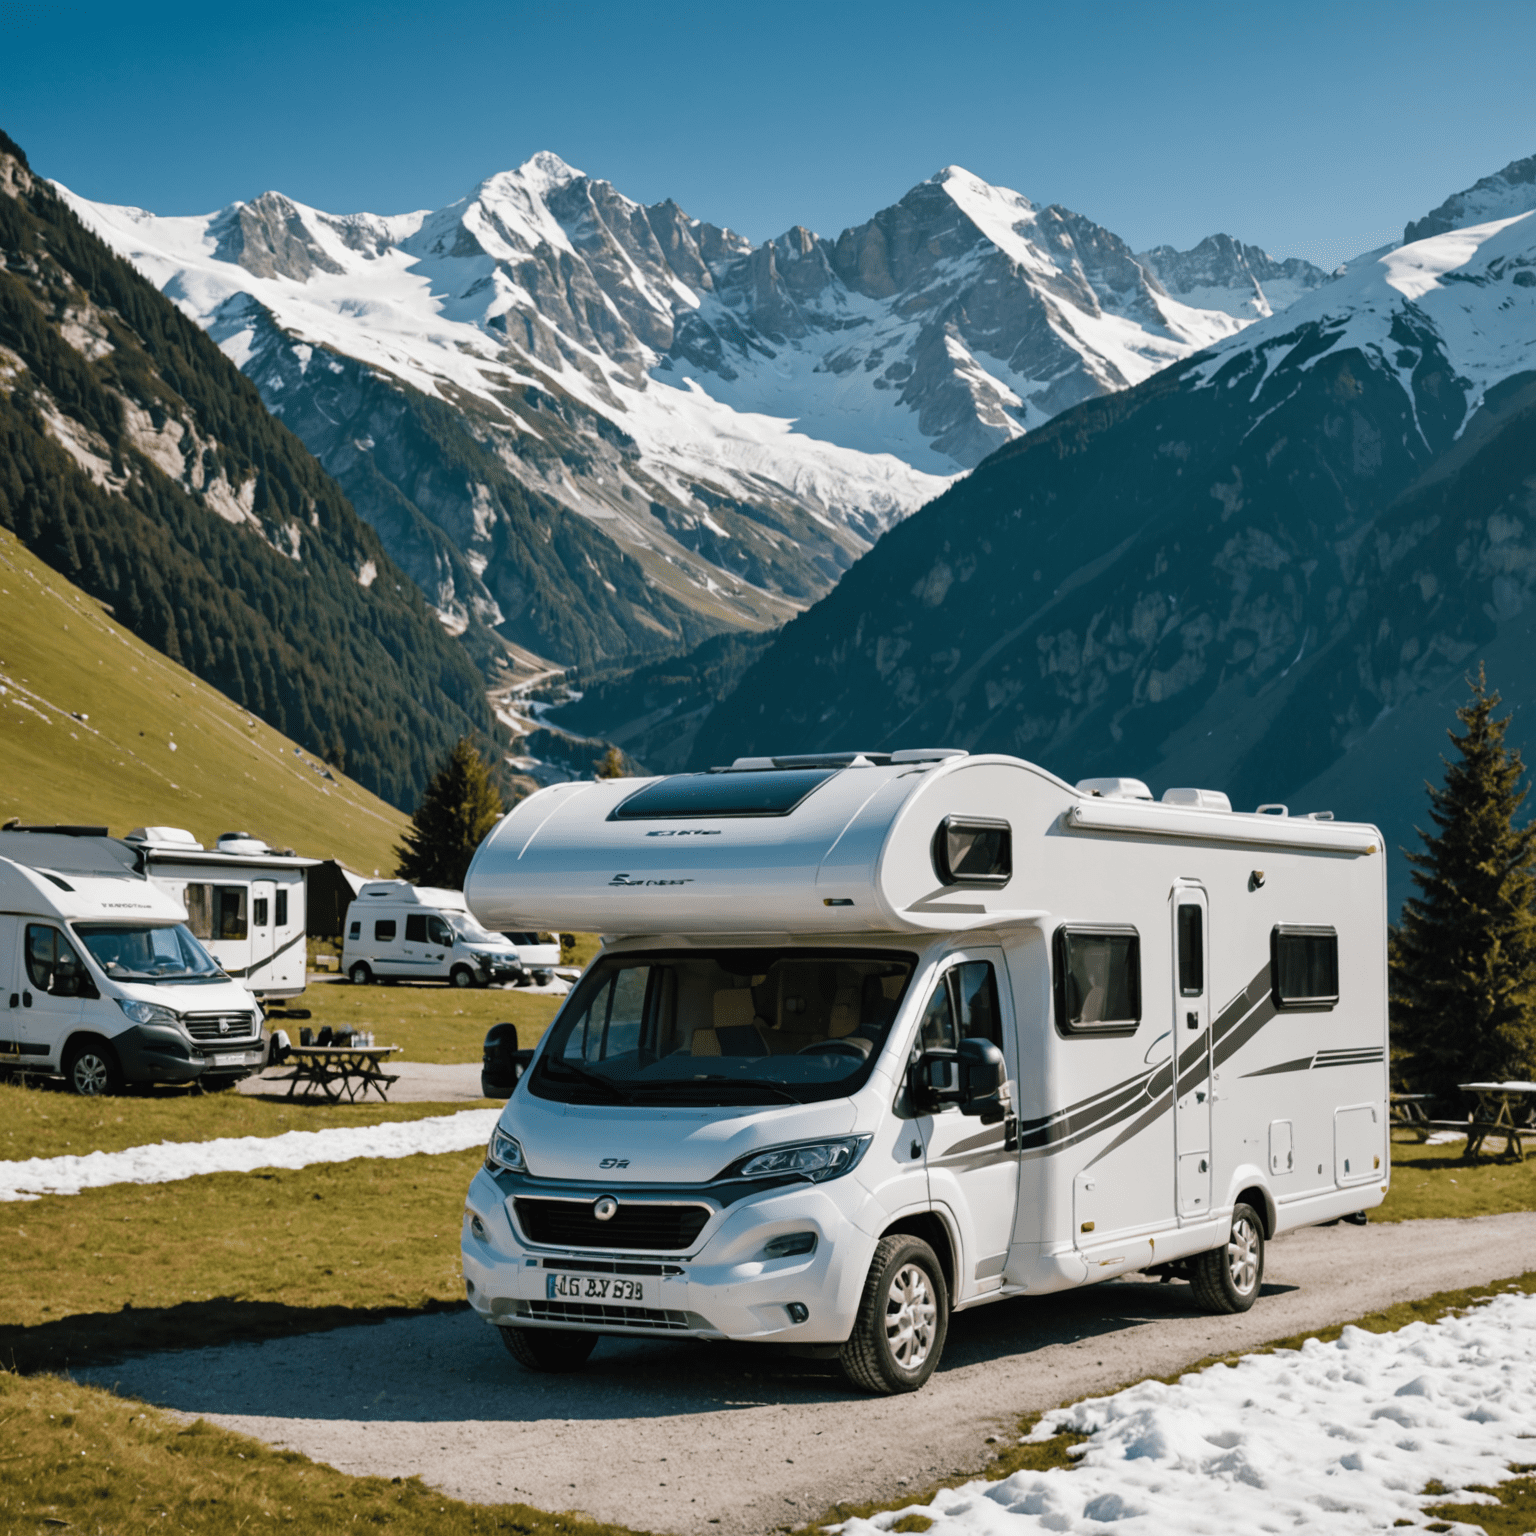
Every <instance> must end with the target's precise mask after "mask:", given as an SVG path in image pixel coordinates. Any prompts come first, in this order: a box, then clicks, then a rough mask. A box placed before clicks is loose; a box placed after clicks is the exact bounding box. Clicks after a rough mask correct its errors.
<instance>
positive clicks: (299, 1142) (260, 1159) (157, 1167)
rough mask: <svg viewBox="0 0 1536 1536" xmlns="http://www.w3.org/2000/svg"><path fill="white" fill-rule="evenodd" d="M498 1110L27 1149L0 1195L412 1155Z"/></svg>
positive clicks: (448, 1143)
mask: <svg viewBox="0 0 1536 1536" xmlns="http://www.w3.org/2000/svg"><path fill="white" fill-rule="evenodd" d="M500 1113H501V1111H500V1110H497V1109H466V1110H461V1111H460V1112H459V1113H458V1114H456V1115H432V1116H429V1117H427V1118H426V1119H423V1120H409V1121H397V1122H394V1123H390V1124H385V1125H349V1126H337V1127H333V1128H331V1129H329V1130H324V1131H286V1132H284V1134H283V1135H281V1136H221V1137H219V1138H218V1139H217V1140H215V1141H162V1142H159V1143H157V1144H156V1145H154V1146H146V1147H129V1148H128V1150H127V1151H125V1152H88V1153H86V1154H85V1155H83V1156H79V1157H75V1156H65V1157H31V1158H27V1159H26V1160H25V1161H20V1162H9V1163H0V1201H3V1200H36V1199H39V1198H41V1197H42V1196H43V1195H78V1194H79V1193H80V1191H81V1190H83V1189H101V1188H102V1187H104V1186H105V1185H108V1184H168V1183H173V1182H175V1181H176V1180H179V1179H192V1178H196V1177H198V1176H199V1175H200V1174H205V1173H251V1172H253V1171H254V1170H255V1169H257V1168H308V1167H309V1166H310V1165H311V1164H312V1163H348V1162H351V1161H353V1160H354V1159H355V1158H360V1157H382V1158H393V1157H414V1156H416V1154H417V1153H420V1152H431V1153H436V1152H464V1151H467V1150H468V1149H469V1148H471V1147H481V1146H484V1145H485V1144H486V1142H488V1141H489V1140H490V1138H491V1131H492V1130H493V1129H494V1127H495V1125H496V1121H497V1118H498V1117H499V1115H500Z"/></svg>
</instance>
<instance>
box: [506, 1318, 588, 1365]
mask: <svg viewBox="0 0 1536 1536" xmlns="http://www.w3.org/2000/svg"><path fill="white" fill-rule="evenodd" d="M496 1331H497V1332H498V1333H499V1334H500V1335H501V1342H502V1343H503V1344H505V1345H506V1346H507V1353H508V1354H509V1355H511V1356H512V1358H513V1359H514V1360H516V1361H517V1363H518V1364H519V1365H523V1366H527V1368H528V1369H529V1370H530V1371H579V1370H580V1369H581V1368H582V1366H584V1365H585V1364H586V1363H587V1357H588V1356H589V1355H590V1354H591V1353H592V1351H593V1350H594V1349H596V1348H597V1340H598V1335H597V1334H595V1333H581V1332H578V1331H577V1330H576V1329H574V1328H498V1329H497V1330H496Z"/></svg>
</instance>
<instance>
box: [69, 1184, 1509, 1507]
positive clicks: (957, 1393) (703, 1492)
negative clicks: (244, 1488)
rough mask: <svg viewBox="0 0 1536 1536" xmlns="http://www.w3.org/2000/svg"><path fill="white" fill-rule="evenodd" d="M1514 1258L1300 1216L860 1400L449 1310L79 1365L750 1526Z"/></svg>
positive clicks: (179, 1399) (109, 1377)
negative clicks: (1243, 1255)
mask: <svg viewBox="0 0 1536 1536" xmlns="http://www.w3.org/2000/svg"><path fill="white" fill-rule="evenodd" d="M1533 1267H1536V1212H1522V1213H1519V1214H1515V1215H1505V1216H1484V1217H1478V1218H1474V1219H1471V1220H1464V1221H1419V1222H1402V1223H1397V1224H1385V1225H1380V1226H1367V1227H1363V1228H1362V1227H1353V1226H1336V1227H1321V1228H1316V1227H1315V1228H1310V1229H1306V1230H1303V1231H1300V1232H1296V1233H1292V1234H1290V1235H1288V1236H1286V1237H1284V1238H1282V1239H1280V1240H1279V1241H1278V1242H1276V1243H1274V1244H1272V1245H1271V1247H1270V1250H1269V1262H1268V1270H1267V1275H1266V1281H1265V1288H1264V1294H1263V1296H1262V1297H1261V1299H1260V1301H1259V1303H1258V1305H1257V1306H1255V1307H1254V1309H1253V1310H1252V1311H1251V1312H1249V1313H1247V1314H1246V1315H1243V1316H1240V1317H1222V1318H1215V1317H1207V1316H1203V1315H1201V1314H1199V1313H1196V1312H1194V1311H1193V1309H1192V1302H1191V1297H1190V1293H1189V1288H1188V1286H1186V1285H1182V1284H1166V1285H1164V1284H1156V1283H1152V1282H1149V1281H1138V1280H1126V1281H1114V1282H1111V1283H1109V1284H1106V1285H1100V1286H1095V1287H1092V1288H1091V1289H1088V1290H1085V1291H1075V1292H1068V1293H1064V1294H1061V1295H1057V1296H1046V1297H1038V1298H1034V1299H1024V1300H1016V1301H1007V1302H1000V1303H997V1304H995V1305H992V1306H988V1307H983V1308H980V1309H978V1310H976V1311H974V1312H968V1313H963V1314H961V1315H960V1316H959V1317H957V1318H955V1319H954V1322H953V1324H952V1326H951V1329H950V1335H949V1345H948V1348H947V1350H946V1353H945V1357H944V1363H943V1366H942V1367H941V1369H940V1371H939V1372H938V1374H937V1375H935V1376H934V1378H933V1380H932V1381H931V1382H930V1383H929V1384H928V1386H927V1387H926V1388H924V1390H923V1391H921V1392H919V1393H917V1394H915V1395H913V1396H910V1397H898V1398H868V1397H864V1396H861V1395H860V1394H858V1393H855V1392H853V1391H852V1390H850V1389H849V1388H848V1387H847V1385H846V1384H845V1383H844V1382H843V1380H842V1378H841V1377H840V1376H839V1375H837V1374H836V1372H835V1370H834V1369H833V1368H832V1367H830V1366H826V1365H822V1364H820V1363H809V1362H803V1361H795V1360H790V1359H785V1358H782V1357H780V1356H778V1355H776V1354H771V1353H769V1352H767V1351H763V1350H754V1349H752V1348H751V1347H749V1346H738V1345H706V1344H700V1343H694V1342H690V1341H681V1340H680V1341H676V1342H674V1341H671V1340H656V1341H650V1340H645V1341H624V1340H616V1339H605V1340H603V1342H602V1343H601V1344H599V1346H598V1348H597V1351H596V1353H595V1354H594V1355H593V1357H592V1360H591V1361H590V1363H589V1364H588V1366H587V1368H586V1369H585V1370H584V1371H583V1372H581V1373H579V1374H577V1375H573V1376H537V1375H532V1374H529V1373H528V1372H526V1371H524V1370H522V1369H521V1368H520V1367H518V1366H517V1365H515V1364H514V1363H513V1361H512V1359H511V1358H510V1356H508V1355H507V1354H506V1353H505V1351H504V1350H502V1348H501V1347H500V1344H499V1342H498V1341H497V1339H496V1338H495V1336H494V1335H493V1334H492V1333H491V1331H490V1330H489V1329H488V1328H487V1327H486V1326H485V1325H484V1324H482V1323H480V1322H479V1321H478V1320H477V1319H476V1318H475V1317H474V1316H473V1315H472V1314H470V1313H468V1312H462V1313H451V1314H443V1315H437V1316H432V1317H423V1318H414V1319H407V1320H403V1321H396V1322H388V1323H383V1324H379V1325H376V1326H372V1327H368V1328H345V1329H340V1330H337V1331H336V1332H333V1333H325V1334H310V1335H307V1336H303V1337H299V1338H293V1339H283V1340H277V1341H273V1342H269V1343H264V1344H252V1345H236V1346H229V1347H224V1348H219V1349H207V1350H196V1351H187V1352H183V1353H177V1354H163V1355H155V1356H146V1357H143V1358H140V1359H137V1360H132V1361H129V1362H127V1363H124V1364H120V1365H118V1366H115V1367H104V1368H100V1369H96V1370H92V1371H89V1372H83V1373H81V1376H82V1379H86V1380H90V1381H92V1382H94V1383H95V1384H97V1385H100V1386H106V1387H112V1388H115V1389H116V1390H118V1391H121V1392H124V1393H127V1394H131V1395H132V1396H135V1397H139V1398H144V1399H147V1400H149V1401H150V1402H155V1403H160V1404H163V1405H165V1406H166V1407H169V1408H173V1409H178V1410H181V1411H183V1412H185V1413H189V1414H197V1415H201V1416H203V1417H205V1418H207V1419H209V1420H211V1421H212V1422H214V1423H217V1424H222V1425H226V1426H227V1427H229V1428H231V1429H236V1430H240V1431H243V1432H244V1433H247V1434H250V1435H254V1436H257V1437H258V1438H260V1439H262V1440H266V1441H269V1442H270V1443H272V1444H275V1445H280V1446H284V1447H287V1448H290V1449H293V1450H298V1451H302V1452H304V1453H306V1454H307V1455H310V1456H313V1457H316V1458H318V1459H320V1460H322V1461H326V1462H329V1463H331V1464H332V1465H333V1466H336V1467H339V1468H341V1469H342V1470H343V1471H345V1472H351V1473H372V1474H377V1475H381V1476H385V1477H397V1476H408V1475H411V1474H419V1475H420V1476H421V1477H423V1478H424V1479H425V1480H426V1481H427V1482H428V1483H430V1484H432V1485H433V1486H435V1487H438V1488H441V1489H442V1490H443V1491H444V1492H446V1493H449V1494H452V1495H454V1496H456V1497H458V1498H462V1499H469V1500H474V1501H477V1502H485V1503H499V1502H511V1501H514V1500H516V1501H521V1502H523V1503H528V1504H533V1505H536V1506H538V1507H540V1508H543V1509H551V1510H559V1509H573V1510H581V1511H583V1512H585V1513H587V1514H589V1515H592V1516H595V1517H597V1518H599V1519H603V1520H611V1521H615V1522H618V1523H621V1524H624V1525H629V1526H635V1527H638V1528H640V1529H643V1530H651V1531H668V1532H678V1533H681V1536H711V1533H717V1532H718V1533H720V1536H737V1533H739V1536H748V1533H751V1536H758V1533H762V1532H767V1531H772V1530H775V1529H779V1528H784V1527H790V1526H793V1525H796V1524H798V1523H799V1522H801V1521H803V1520H806V1519H809V1518H811V1517H812V1516H815V1515H819V1514H821V1513H822V1512H823V1511H825V1509H826V1508H827V1507H828V1506H829V1505H831V1504H833V1503H835V1502H836V1501H837V1500H839V1499H869V1498H876V1497H885V1496H896V1495H899V1494H900V1492H901V1490H902V1488H903V1487H904V1486H907V1485H910V1486H911V1487H912V1489H913V1490H914V1491H916V1490H917V1489H918V1488H919V1487H921V1486H922V1485H924V1484H926V1483H928V1482H930V1481H932V1480H933V1479H934V1478H936V1477H938V1476H941V1475H943V1474H946V1473H949V1472H953V1471H957V1470H963V1469H965V1468H969V1467H979V1466H981V1465H983V1464H984V1463H985V1461H986V1459H987V1448H986V1440H987V1437H988V1436H990V1435H997V1436H1007V1435H1009V1434H1011V1433H1012V1432H1013V1430H1014V1426H1015V1424H1016V1422H1017V1418H1018V1416H1019V1415H1020V1414H1021V1413H1025V1412H1029V1411H1031V1410H1036V1409H1043V1408H1048V1407H1052V1406H1055V1405H1056V1404H1058V1403H1062V1402H1068V1401H1071V1400H1073V1399H1075V1398H1079V1397H1083V1396H1087V1395H1091V1394H1093V1393H1097V1392H1104V1391H1108V1390H1110V1389H1112V1388H1114V1387H1116V1386H1120V1385H1123V1384H1125V1383H1128V1382H1131V1381H1135V1380H1139V1379H1141V1378H1143V1377H1146V1376H1158V1375H1167V1374H1171V1373H1173V1372H1175V1371H1178V1370H1179V1369H1181V1368H1182V1367H1184V1366H1186V1365H1188V1364H1190V1363H1192V1362H1193V1361H1195V1360H1198V1359H1200V1358H1202V1357H1203V1356H1206V1355H1211V1354H1220V1353H1225V1352H1227V1351H1231V1350H1241V1349H1249V1348H1253V1347H1256V1346H1258V1345H1260V1344H1263V1343H1265V1342H1266V1341H1268V1340H1271V1339H1276V1338H1283V1337H1286V1336H1288V1335H1290V1334H1294V1333H1298V1332H1301V1331H1303V1330H1306V1329H1309V1328H1318V1327H1324V1326H1327V1325H1328V1324H1330V1323H1336V1322H1339V1321H1343V1320H1347V1319H1349V1318H1353V1317H1358V1316H1361V1315H1362V1314H1364V1313H1367V1312H1370V1311H1373V1310H1375V1309H1377V1308H1380V1307H1384V1306H1389V1305H1391V1304H1393V1303H1394V1302H1399V1301H1409V1300H1413V1299H1416V1298H1419V1297H1423V1296H1428V1295H1431V1294H1433V1293H1434V1292H1436V1291H1442V1290H1450V1289H1456V1288H1459V1287H1461V1286H1466V1285H1474V1284H1480V1283H1483V1282H1486V1281H1490V1280H1496V1279H1501V1278H1505V1277H1510V1276H1515V1275H1519V1274H1522V1273H1523V1272H1525V1271H1526V1270H1528V1269H1531V1268H1533Z"/></svg>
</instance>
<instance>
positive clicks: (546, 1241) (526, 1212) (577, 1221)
mask: <svg viewBox="0 0 1536 1536" xmlns="http://www.w3.org/2000/svg"><path fill="white" fill-rule="evenodd" d="M512 1203H513V1205H514V1206H515V1207H516V1210H517V1221H518V1225H519V1226H520V1227H521V1228H522V1229H523V1233H524V1235H525V1236H526V1237H527V1239H528V1241H529V1242H531V1243H540V1244H542V1245H543V1246H545V1247H549V1248H605V1249H609V1250H612V1249H616V1248H617V1249H625V1250H628V1251H632V1252H639V1253H679V1252H682V1251H683V1250H684V1249H687V1248H690V1247H692V1246H693V1242H694V1239H695V1238H697V1237H698V1235H699V1233H700V1232H702V1231H703V1230H704V1225H705V1223H706V1222H707V1221H708V1220H709V1216H710V1211H709V1207H708V1206H707V1205H652V1204H650V1203H648V1202H643V1201H632V1202H629V1203H624V1202H621V1203H620V1205H619V1209H618V1211H617V1212H616V1213H615V1214H614V1215H613V1216H612V1217H611V1218H610V1219H609V1220H608V1221H599V1220H598V1219H597V1217H596V1216H594V1215H593V1214H592V1202H591V1201H590V1200H548V1199H544V1198H542V1197H535V1198H530V1197H528V1196H523V1195H520V1196H518V1198H517V1199H516V1200H514V1201H513V1202H512Z"/></svg>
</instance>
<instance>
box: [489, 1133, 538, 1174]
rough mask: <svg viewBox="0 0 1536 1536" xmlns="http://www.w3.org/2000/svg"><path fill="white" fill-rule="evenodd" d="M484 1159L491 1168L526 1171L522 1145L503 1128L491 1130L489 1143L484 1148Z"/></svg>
mask: <svg viewBox="0 0 1536 1536" xmlns="http://www.w3.org/2000/svg"><path fill="white" fill-rule="evenodd" d="M485 1160H486V1162H488V1163H489V1164H490V1165H491V1166H492V1167H493V1168H508V1169H510V1170H511V1171H512V1172H513V1173H527V1172H528V1164H527V1162H526V1161H525V1160H524V1158H523V1146H522V1143H521V1142H520V1141H518V1139H517V1137H515V1136H508V1135H507V1133H506V1132H505V1131H503V1130H500V1129H497V1130H494V1131H492V1132H491V1144H490V1146H489V1147H487V1148H486V1152H485Z"/></svg>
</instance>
